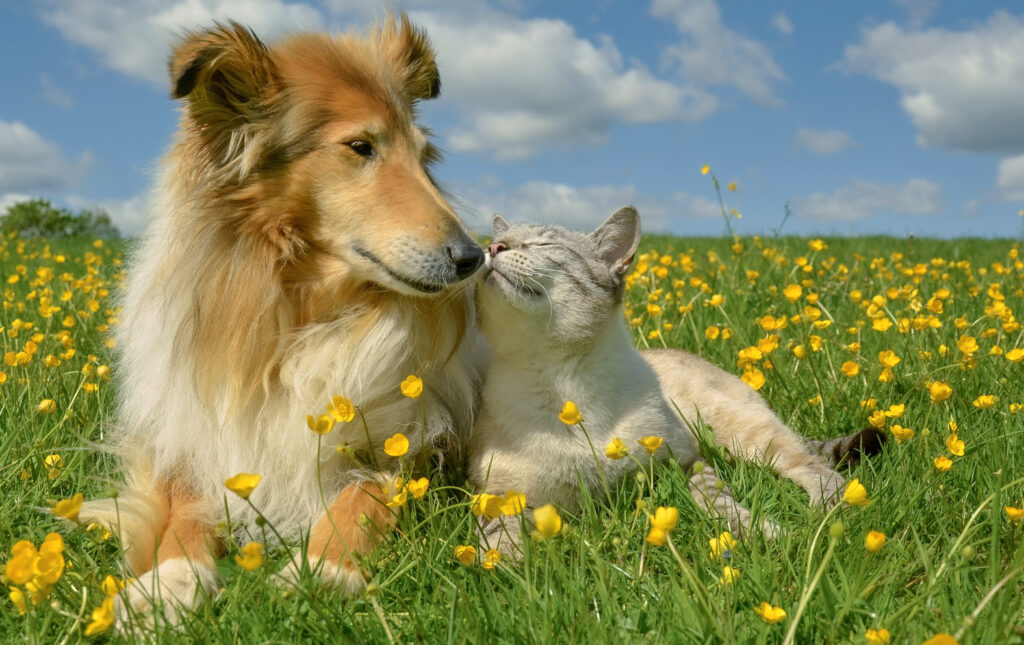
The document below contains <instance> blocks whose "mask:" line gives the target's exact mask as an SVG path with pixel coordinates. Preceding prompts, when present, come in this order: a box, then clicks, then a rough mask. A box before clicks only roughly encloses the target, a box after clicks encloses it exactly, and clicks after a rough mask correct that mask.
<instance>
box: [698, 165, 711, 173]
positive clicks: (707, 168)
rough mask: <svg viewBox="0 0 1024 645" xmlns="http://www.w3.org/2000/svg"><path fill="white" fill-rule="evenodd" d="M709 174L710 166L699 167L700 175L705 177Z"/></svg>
mask: <svg viewBox="0 0 1024 645" xmlns="http://www.w3.org/2000/svg"><path fill="white" fill-rule="evenodd" d="M709 172H711V166H709V165H707V164H704V165H703V166H701V167H700V174H702V175H706V174H708V173H709Z"/></svg>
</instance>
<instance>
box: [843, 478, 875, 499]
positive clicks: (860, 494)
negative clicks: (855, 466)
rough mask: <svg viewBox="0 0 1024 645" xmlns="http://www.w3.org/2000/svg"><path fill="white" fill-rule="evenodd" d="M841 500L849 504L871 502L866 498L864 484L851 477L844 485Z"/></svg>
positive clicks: (866, 492)
mask: <svg viewBox="0 0 1024 645" xmlns="http://www.w3.org/2000/svg"><path fill="white" fill-rule="evenodd" d="M843 501H844V502H846V503H847V504H849V505H850V506H867V505H868V504H870V503H871V500H870V499H868V489H866V488H864V484H862V483H860V480H859V479H851V480H850V483H848V484H847V485H846V490H844V491H843Z"/></svg>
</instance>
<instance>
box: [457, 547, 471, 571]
mask: <svg viewBox="0 0 1024 645" xmlns="http://www.w3.org/2000/svg"><path fill="white" fill-rule="evenodd" d="M455 559H456V560H458V561H459V562H461V563H462V564H464V565H466V566H467V567H468V566H470V565H471V564H473V562H474V561H475V560H476V547H475V546H471V545H468V544H462V545H459V546H457V547H455Z"/></svg>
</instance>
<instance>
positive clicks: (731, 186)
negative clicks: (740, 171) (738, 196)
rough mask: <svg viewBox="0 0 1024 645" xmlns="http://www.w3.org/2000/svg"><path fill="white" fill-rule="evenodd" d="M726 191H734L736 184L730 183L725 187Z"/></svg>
mask: <svg viewBox="0 0 1024 645" xmlns="http://www.w3.org/2000/svg"><path fill="white" fill-rule="evenodd" d="M725 188H726V190H736V182H734V181H730V182H729V185H728V186H726V187H725Z"/></svg>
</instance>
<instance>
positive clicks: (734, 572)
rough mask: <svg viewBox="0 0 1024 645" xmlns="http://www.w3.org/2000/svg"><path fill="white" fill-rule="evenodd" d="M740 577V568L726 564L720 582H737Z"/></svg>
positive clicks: (725, 583) (726, 583)
mask: <svg viewBox="0 0 1024 645" xmlns="http://www.w3.org/2000/svg"><path fill="white" fill-rule="evenodd" d="M739 579H740V570H739V569H737V568H735V567H730V566H729V565H726V566H724V567H722V578H721V579H720V582H721V583H722V584H723V585H731V584H732V583H734V582H736V581H737V580H739Z"/></svg>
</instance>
